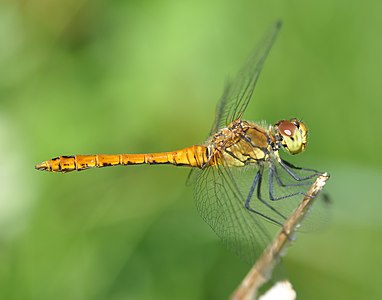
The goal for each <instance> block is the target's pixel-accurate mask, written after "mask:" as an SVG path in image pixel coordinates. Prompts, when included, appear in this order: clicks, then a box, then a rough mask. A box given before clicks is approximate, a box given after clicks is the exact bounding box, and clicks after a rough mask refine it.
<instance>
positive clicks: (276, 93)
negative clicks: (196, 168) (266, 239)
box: [0, 0, 382, 300]
mask: <svg viewBox="0 0 382 300" xmlns="http://www.w3.org/2000/svg"><path fill="white" fill-rule="evenodd" d="M381 12H382V2H380V1H376V0H375V1H366V2H356V1H353V2H352V1H350V2H349V1H344V0H342V1H315V2H313V1H308V2H306V1H287V2H286V1H281V0H279V1H225V0H223V1H221V0H219V1H217V0H213V1H201V0H195V1H175V0H163V1H122V0H113V1H106V0H94V1H87V0H65V1H60V0H29V1H24V0H2V1H0V298H1V299H100V300H101V299H115V300H117V299H118V300H119V299H226V298H227V297H228V295H229V294H230V293H231V292H232V291H233V290H234V288H235V287H236V285H237V284H238V283H239V282H240V280H241V279H242V277H243V276H244V275H245V274H246V272H247V270H248V269H249V266H248V265H246V264H245V263H243V262H241V261H240V260H239V259H238V258H237V257H235V256H234V255H232V254H231V253H229V252H228V251H226V250H225V248H224V246H223V245H222V244H221V243H220V242H219V240H218V238H217V237H216V236H215V235H214V233H213V232H212V231H211V230H210V228H209V227H208V226H207V225H206V224H204V223H203V221H202V219H201V218H199V216H198V214H197V211H196V209H195V207H194V200H193V199H192V188H190V187H186V186H185V181H186V178H187V174H188V170H187V169H185V168H175V167H171V166H138V167H126V168H122V167H119V168H106V169H101V170H89V171H86V172H81V173H70V174H66V175H62V174H50V173H40V172H37V171H36V170H34V164H35V163H38V162H40V161H42V160H46V159H49V158H51V157H54V156H57V155H60V154H67V155H69V154H93V153H121V152H122V153H123V152H130V153H140V152H149V151H164V150H173V149H177V148H181V147H184V146H188V145H191V144H198V143H201V142H203V141H204V140H205V138H206V137H207V134H208V132H209V128H210V126H211V124H212V121H213V116H214V110H215V105H216V103H217V100H218V99H219V97H220V94H221V92H222V89H223V85H224V82H225V80H226V79H227V77H228V75H229V74H235V73H236V71H237V70H238V69H239V68H240V66H241V65H242V64H243V62H244V61H245V58H246V56H247V55H248V54H249V53H250V52H251V50H252V49H253V47H254V46H255V45H256V42H257V41H258V40H259V39H260V37H261V36H262V35H263V33H264V32H266V31H267V29H268V28H269V27H270V26H271V24H272V23H273V22H274V21H275V20H277V19H279V18H280V19H282V20H283V22H284V25H283V28H282V31H281V34H280V36H279V38H278V40H277V42H276V44H275V46H274V48H273V50H272V52H271V54H270V56H269V58H268V60H267V62H266V65H265V68H264V70H263V73H262V76H261V78H260V81H259V82H258V86H257V88H256V91H255V95H254V99H253V101H252V103H251V104H250V106H249V108H248V111H247V114H246V118H248V119H250V120H267V121H268V122H275V121H276V120H278V119H282V118H289V117H294V116H296V117H300V118H303V119H304V120H305V121H306V123H307V124H308V126H309V129H310V133H311V134H310V144H309V147H308V149H307V151H306V152H305V153H304V154H303V155H301V156H297V157H293V158H292V161H293V162H294V163H296V164H298V165H302V166H309V167H312V168H316V169H320V170H327V171H328V172H330V174H331V175H332V178H331V180H330V182H329V184H328V185H327V187H326V188H327V191H329V192H330V194H331V196H332V199H333V203H332V207H331V209H330V211H329V213H328V214H329V216H325V217H328V218H326V219H328V221H327V224H326V225H325V226H324V228H323V229H322V230H319V231H318V232H313V233H310V234H300V235H299V236H298V239H297V242H296V243H294V245H293V247H291V248H290V249H289V251H288V255H287V256H286V257H285V259H284V269H285V272H286V274H288V278H289V279H290V281H291V282H292V284H293V285H294V287H295V289H296V290H297V293H298V295H299V298H300V299H377V298H378V297H381V296H382V292H381V285H380V282H381V278H382V276H381V270H382V259H381V255H382V254H381V253H382V218H381V211H382V201H381V200H382V199H381V182H382V173H381V170H382V168H381V167H382V164H381V163H382V158H381V153H380V151H381V150H380V149H381V144H382V139H381V138H380V135H381V129H380V128H381V125H380V120H381V113H382V104H381V100H380V99H381V95H382V84H381V80H382V76H381V72H382V71H381V70H382V19H381Z"/></svg>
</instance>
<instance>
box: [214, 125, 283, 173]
mask: <svg viewBox="0 0 382 300" xmlns="http://www.w3.org/2000/svg"><path fill="white" fill-rule="evenodd" d="M275 142H276V139H275V137H274V136H273V135H272V134H270V131H269V129H268V128H267V127H266V126H261V125H259V124H257V123H253V122H249V121H243V120H240V119H239V120H236V121H234V122H232V123H231V124H229V125H228V126H227V127H224V128H222V129H220V130H219V131H218V132H217V133H215V134H214V135H213V136H212V138H211V140H210V141H208V148H209V153H210V154H211V156H212V157H211V160H210V161H211V164H226V165H229V166H244V165H248V164H253V163H259V162H260V161H264V160H267V159H268V157H269V153H270V152H272V151H275V150H278V148H279V147H278V146H276V147H275V145H276V143H275ZM276 148H277V149H276Z"/></svg>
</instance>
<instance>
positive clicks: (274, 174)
mask: <svg viewBox="0 0 382 300" xmlns="http://www.w3.org/2000/svg"><path fill="white" fill-rule="evenodd" d="M288 174H289V173H288ZM274 177H276V182H277V184H278V185H279V186H281V187H286V186H301V185H304V184H305V183H303V184H296V185H295V184H292V185H285V184H283V183H282V181H281V179H280V177H279V175H278V173H277V170H276V168H275V166H274V165H273V164H272V165H271V167H270V169H269V185H268V188H269V199H270V200H272V201H278V200H281V199H285V198H290V197H293V196H296V195H304V196H305V193H304V192H301V191H300V192H295V193H291V194H288V195H284V196H280V197H275V195H274V187H273V181H274Z"/></svg>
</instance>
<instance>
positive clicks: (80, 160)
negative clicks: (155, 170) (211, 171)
mask: <svg viewBox="0 0 382 300" xmlns="http://www.w3.org/2000/svg"><path fill="white" fill-rule="evenodd" d="M207 156H208V149H207V147H205V146H191V147H187V148H184V149H181V150H177V151H170V152H160V153H145V154H94V155H71V156H59V157H55V158H52V159H50V160H47V161H44V162H42V163H40V164H37V165H36V167H35V168H36V169H37V170H41V171H48V172H61V173H66V172H71V171H74V170H77V171H81V170H86V169H89V168H103V167H110V166H118V165H124V166H126V165H139V164H172V165H176V166H189V167H199V168H201V167H202V166H204V165H205V164H206V162H207V161H208V158H207Z"/></svg>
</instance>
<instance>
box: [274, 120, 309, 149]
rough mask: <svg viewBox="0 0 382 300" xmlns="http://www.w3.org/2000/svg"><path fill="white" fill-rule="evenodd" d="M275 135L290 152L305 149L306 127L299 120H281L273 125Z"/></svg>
mask: <svg viewBox="0 0 382 300" xmlns="http://www.w3.org/2000/svg"><path fill="white" fill-rule="evenodd" d="M275 130H276V137H278V140H279V141H280V143H281V145H282V146H283V147H284V149H285V150H286V151H287V152H288V153H290V154H298V153H301V152H302V151H304V150H305V148H306V143H307V136H308V129H307V128H306V126H305V124H304V123H302V122H301V121H299V120H297V119H295V118H293V119H290V120H281V121H279V122H277V123H276V125H275Z"/></svg>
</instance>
